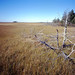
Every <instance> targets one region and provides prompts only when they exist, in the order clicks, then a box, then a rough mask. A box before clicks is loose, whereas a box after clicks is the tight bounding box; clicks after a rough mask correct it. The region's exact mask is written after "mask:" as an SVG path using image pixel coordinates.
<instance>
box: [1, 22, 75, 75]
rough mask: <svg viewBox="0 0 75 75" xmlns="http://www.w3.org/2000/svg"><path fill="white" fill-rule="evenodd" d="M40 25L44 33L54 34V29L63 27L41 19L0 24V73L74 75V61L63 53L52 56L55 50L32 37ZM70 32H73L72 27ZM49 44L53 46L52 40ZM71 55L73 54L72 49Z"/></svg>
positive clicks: (4, 74) (5, 74)
mask: <svg viewBox="0 0 75 75" xmlns="http://www.w3.org/2000/svg"><path fill="white" fill-rule="evenodd" d="M42 29H44V31H42V32H43V33H44V34H48V35H56V29H59V31H60V34H61V33H62V32H63V27H60V26H55V27H54V26H45V25H42V24H41V23H40V24H39V23H6V24H5V23H4V24H0V75H75V71H74V70H75V65H73V64H72V63H71V62H69V61H68V60H66V61H64V59H63V57H58V58H57V59H56V60H54V58H56V57H57V54H56V53H55V52H54V51H52V50H50V49H49V48H47V47H45V46H44V45H43V44H40V45H39V42H37V41H36V39H35V38H34V35H35V34H36V33H38V32H39V31H41V30H42ZM74 29H75V28H73V27H71V28H69V31H72V30H74ZM71 34H72V35H74V34H73V31H72V33H71ZM43 37H44V38H43V40H44V39H48V42H49V40H51V39H49V38H46V37H45V36H43ZM60 38H61V37H60ZM61 39H62V38H61ZM71 40H72V41H73V40H74V38H73V39H71ZM73 42H74V41H73ZM60 44H62V42H60ZM37 45H38V46H37ZM51 45H54V46H56V43H55V41H54V42H53V43H52V44H51ZM70 50H71V49H70ZM65 52H67V53H69V51H67V50H66V51H65ZM72 56H73V57H75V55H74V53H73V55H72Z"/></svg>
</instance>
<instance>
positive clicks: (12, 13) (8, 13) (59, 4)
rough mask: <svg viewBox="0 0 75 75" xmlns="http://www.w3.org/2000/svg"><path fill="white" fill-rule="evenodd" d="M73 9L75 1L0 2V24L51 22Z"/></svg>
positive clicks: (34, 0) (11, 0)
mask: <svg viewBox="0 0 75 75" xmlns="http://www.w3.org/2000/svg"><path fill="white" fill-rule="evenodd" d="M71 9H74V10H75V0H0V22H12V21H14V20H16V21H19V22H47V21H48V22H51V21H52V20H53V19H54V18H58V17H59V18H61V16H62V15H63V12H64V11H65V10H68V11H70V10H71Z"/></svg>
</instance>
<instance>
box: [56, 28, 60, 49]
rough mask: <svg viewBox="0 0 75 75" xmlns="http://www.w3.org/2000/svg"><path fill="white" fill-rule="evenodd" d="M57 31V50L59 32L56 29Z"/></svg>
mask: <svg viewBox="0 0 75 75" xmlns="http://www.w3.org/2000/svg"><path fill="white" fill-rule="evenodd" d="M56 30H57V48H59V32H58V29H56Z"/></svg>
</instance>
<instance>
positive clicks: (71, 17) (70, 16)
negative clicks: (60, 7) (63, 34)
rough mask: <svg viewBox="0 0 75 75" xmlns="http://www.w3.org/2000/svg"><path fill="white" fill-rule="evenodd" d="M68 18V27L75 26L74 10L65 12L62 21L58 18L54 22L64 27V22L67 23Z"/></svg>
mask: <svg viewBox="0 0 75 75" xmlns="http://www.w3.org/2000/svg"><path fill="white" fill-rule="evenodd" d="M66 18H67V22H68V25H71V24H75V12H74V10H73V9H72V10H71V11H69V12H66V11H65V12H64V13H63V16H62V19H61V20H60V19H59V18H56V19H54V20H53V22H54V23H61V24H62V25H64V22H65V21H66Z"/></svg>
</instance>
